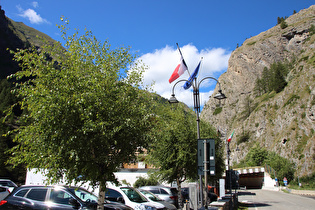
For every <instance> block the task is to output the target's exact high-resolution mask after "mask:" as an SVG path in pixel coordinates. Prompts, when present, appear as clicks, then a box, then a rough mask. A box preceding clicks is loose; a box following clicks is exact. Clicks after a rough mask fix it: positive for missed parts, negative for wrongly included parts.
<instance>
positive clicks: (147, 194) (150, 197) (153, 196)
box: [140, 190, 162, 201]
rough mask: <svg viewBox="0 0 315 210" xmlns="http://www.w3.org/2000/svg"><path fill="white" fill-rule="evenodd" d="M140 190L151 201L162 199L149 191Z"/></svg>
mask: <svg viewBox="0 0 315 210" xmlns="http://www.w3.org/2000/svg"><path fill="white" fill-rule="evenodd" d="M140 192H141V193H143V194H144V195H145V196H147V197H148V198H149V199H150V200H151V201H162V199H160V198H159V197H157V196H156V195H154V194H153V193H151V192H149V191H145V190H141V191H140Z"/></svg>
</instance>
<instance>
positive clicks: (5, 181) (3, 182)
mask: <svg viewBox="0 0 315 210" xmlns="http://www.w3.org/2000/svg"><path fill="white" fill-rule="evenodd" d="M0 186H3V187H7V188H9V191H10V192H12V191H13V190H14V188H16V187H18V186H17V185H16V184H15V183H14V182H12V181H11V180H10V179H0Z"/></svg>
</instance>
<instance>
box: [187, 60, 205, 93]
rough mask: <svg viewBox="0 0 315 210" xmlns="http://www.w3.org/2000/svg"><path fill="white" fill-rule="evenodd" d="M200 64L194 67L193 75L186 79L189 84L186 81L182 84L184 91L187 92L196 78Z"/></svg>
mask: <svg viewBox="0 0 315 210" xmlns="http://www.w3.org/2000/svg"><path fill="white" fill-rule="evenodd" d="M200 63H201V61H199V64H198V66H197V67H196V69H195V71H194V73H193V74H192V75H191V76H190V77H189V79H188V81H189V82H188V81H187V82H186V83H185V84H184V86H183V87H184V89H185V90H187V89H189V88H190V87H191V85H192V83H193V81H194V79H195V78H196V76H197V74H198V72H199V67H200Z"/></svg>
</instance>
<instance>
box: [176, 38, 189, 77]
mask: <svg viewBox="0 0 315 210" xmlns="http://www.w3.org/2000/svg"><path fill="white" fill-rule="evenodd" d="M176 45H177V49H178V51H179V54H180V56H181V58H182V59H183V61H184V62H185V60H184V57H183V54H182V51H181V50H180V48H179V46H178V43H176ZM185 65H186V66H187V64H186V62H185ZM187 72H188V75H189V77H190V72H189V69H188V66H187Z"/></svg>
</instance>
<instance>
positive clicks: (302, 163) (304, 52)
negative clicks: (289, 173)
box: [201, 5, 315, 175]
mask: <svg viewBox="0 0 315 210" xmlns="http://www.w3.org/2000/svg"><path fill="white" fill-rule="evenodd" d="M285 23H286V25H287V27H283V28H282V27H281V26H280V25H277V26H275V27H273V28H271V29H269V30H267V31H265V32H262V33H260V34H259V35H257V36H255V37H251V38H250V39H247V40H246V41H245V42H244V43H243V45H242V46H241V47H239V48H237V49H236V50H235V51H234V52H233V53H232V54H231V57H230V59H229V66H228V70H227V72H225V73H224V74H222V75H221V76H220V78H219V82H220V84H221V88H222V90H223V92H224V94H225V95H226V96H227V97H228V98H227V99H226V100H225V102H224V104H223V105H222V111H221V112H219V113H218V111H217V110H218V109H217V106H216V103H217V102H216V101H215V99H210V100H209V101H208V102H207V104H206V105H205V108H204V109H203V111H202V113H201V118H203V119H205V120H207V121H209V122H211V123H212V124H213V125H214V126H215V127H216V128H217V129H218V130H219V131H220V132H221V133H222V134H223V139H226V138H227V136H228V135H230V134H231V133H232V131H233V130H235V134H234V137H233V140H232V142H231V152H232V153H231V158H232V161H236V162H237V161H239V160H240V159H242V158H244V157H245V155H246V154H247V152H248V150H249V149H250V148H251V147H252V146H253V145H255V144H256V143H258V144H259V145H260V146H261V147H265V148H267V149H268V150H270V151H275V152H276V153H278V154H279V155H281V156H282V157H286V158H289V159H290V160H292V161H294V162H295V163H296V166H297V169H298V170H297V175H309V174H311V173H312V172H314V171H315V164H314V160H315V54H314V52H315V50H314V48H315V35H314V32H313V31H312V29H313V28H314V26H315V5H313V6H311V7H310V8H308V9H304V10H301V11H300V12H299V13H296V14H294V15H292V16H290V17H289V18H287V19H286V20H285ZM312 25H313V26H312ZM312 27H313V28H312ZM275 62H281V63H285V64H290V66H291V68H290V69H289V70H290V72H289V74H288V76H287V77H286V82H287V83H288V85H287V86H286V87H285V89H284V90H282V91H281V92H279V93H276V92H271V93H269V94H264V95H262V96H259V97H257V94H256V93H255V83H256V80H257V78H260V77H261V75H262V72H263V70H264V68H265V67H267V68H270V66H271V65H272V64H273V63H275ZM215 92H216V91H215ZM215 111H216V112H215ZM217 113H218V114H217ZM245 137H246V138H245ZM242 141H243V142H242ZM237 147H238V148H239V149H240V151H239V152H237V151H236V148H237Z"/></svg>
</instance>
